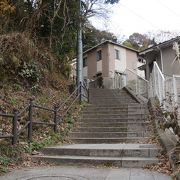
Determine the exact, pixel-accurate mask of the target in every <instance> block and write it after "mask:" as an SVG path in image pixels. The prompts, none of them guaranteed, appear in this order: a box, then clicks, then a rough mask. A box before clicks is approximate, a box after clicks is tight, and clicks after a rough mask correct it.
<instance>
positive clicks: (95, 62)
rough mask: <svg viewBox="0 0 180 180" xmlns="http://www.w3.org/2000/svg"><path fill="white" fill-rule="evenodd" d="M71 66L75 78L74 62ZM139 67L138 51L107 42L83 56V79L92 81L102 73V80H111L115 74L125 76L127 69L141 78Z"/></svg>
mask: <svg viewBox="0 0 180 180" xmlns="http://www.w3.org/2000/svg"><path fill="white" fill-rule="evenodd" d="M72 65H73V66H74V68H73V74H74V76H75V66H76V62H75V61H74V62H73V63H72ZM141 65H142V62H140V61H138V51H136V50H135V49H132V48H129V47H126V46H123V45H121V44H118V43H116V42H112V41H109V40H107V41H104V42H102V43H100V44H98V45H96V46H94V47H92V48H90V49H88V50H87V51H85V52H84V54H83V75H84V79H90V80H91V79H94V77H95V75H96V74H98V73H102V76H103V78H106V77H107V78H113V77H114V76H115V75H116V74H123V73H124V74H125V73H126V70H127V69H129V70H131V71H133V72H134V73H136V74H139V75H141V76H143V73H142V71H139V70H138V66H141Z"/></svg>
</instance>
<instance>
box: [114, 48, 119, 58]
mask: <svg viewBox="0 0 180 180" xmlns="http://www.w3.org/2000/svg"><path fill="white" fill-rule="evenodd" d="M114 52H115V59H116V60H121V58H120V50H119V49H114Z"/></svg>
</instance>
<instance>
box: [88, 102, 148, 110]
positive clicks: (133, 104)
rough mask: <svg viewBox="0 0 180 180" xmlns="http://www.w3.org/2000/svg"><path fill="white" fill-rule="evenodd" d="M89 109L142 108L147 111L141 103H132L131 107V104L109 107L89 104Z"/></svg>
mask: <svg viewBox="0 0 180 180" xmlns="http://www.w3.org/2000/svg"><path fill="white" fill-rule="evenodd" d="M86 107H87V108H91V107H93V108H94V107H95V108H120V109H123V108H129V109H134V108H137V109H138V108H140V109H143V108H145V109H147V107H146V106H144V105H141V104H139V103H132V104H131V105H130V104H120V103H119V104H115V105H109V104H103V105H100V104H97V105H95V104H88V105H87V106H86Z"/></svg>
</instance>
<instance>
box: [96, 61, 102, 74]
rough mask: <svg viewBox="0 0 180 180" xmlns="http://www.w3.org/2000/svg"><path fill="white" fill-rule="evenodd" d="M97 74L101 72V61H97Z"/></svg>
mask: <svg viewBox="0 0 180 180" xmlns="http://www.w3.org/2000/svg"><path fill="white" fill-rule="evenodd" d="M97 72H102V60H100V61H97Z"/></svg>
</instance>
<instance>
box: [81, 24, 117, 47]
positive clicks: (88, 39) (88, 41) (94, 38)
mask: <svg viewBox="0 0 180 180" xmlns="http://www.w3.org/2000/svg"><path fill="white" fill-rule="evenodd" d="M104 40H111V41H116V40H117V37H116V36H115V35H114V34H113V33H110V32H107V31H100V30H98V29H95V28H94V27H93V26H92V25H90V24H88V23H87V24H86V26H85V27H84V36H83V43H84V50H87V49H89V48H91V47H93V46H95V45H97V44H99V43H101V42H103V41H104Z"/></svg>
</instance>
